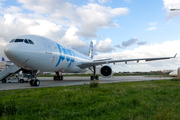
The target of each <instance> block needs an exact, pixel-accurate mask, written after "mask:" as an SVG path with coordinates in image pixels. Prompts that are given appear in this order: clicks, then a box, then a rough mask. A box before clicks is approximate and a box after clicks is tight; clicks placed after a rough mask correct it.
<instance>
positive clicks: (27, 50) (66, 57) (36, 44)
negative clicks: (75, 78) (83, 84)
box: [4, 35, 177, 86]
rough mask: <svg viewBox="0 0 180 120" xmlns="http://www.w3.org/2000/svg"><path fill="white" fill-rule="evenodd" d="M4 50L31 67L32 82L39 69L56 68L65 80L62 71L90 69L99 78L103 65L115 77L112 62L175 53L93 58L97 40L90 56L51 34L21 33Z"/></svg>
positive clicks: (105, 73)
mask: <svg viewBox="0 0 180 120" xmlns="http://www.w3.org/2000/svg"><path fill="white" fill-rule="evenodd" d="M4 53H5V54H6V56H7V57H8V58H9V60H11V61H12V62H13V63H14V64H16V65H17V66H19V67H21V68H22V69H25V70H26V71H27V70H28V71H29V73H30V74H31V76H32V78H31V81H30V85H31V86H39V85H40V81H39V80H38V79H37V72H39V71H41V72H55V73H56V76H54V78H53V79H54V80H63V76H62V75H59V72H61V73H83V72H86V71H87V70H88V69H90V70H91V71H92V72H93V74H94V75H92V76H91V77H90V80H99V76H97V75H96V66H98V65H102V67H101V68H100V74H101V76H102V77H111V76H112V75H113V71H112V67H111V65H110V63H114V64H115V63H116V62H125V64H127V62H128V61H137V63H138V62H139V61H140V60H145V61H153V60H163V59H170V58H175V57H176V55H177V54H176V55H175V56H174V57H159V58H138V59H123V60H112V59H100V60H93V42H92V41H91V42H90V47H89V54H88V56H86V55H84V54H82V53H80V52H77V51H75V50H73V49H71V48H68V47H66V46H64V45H62V44H59V43H57V42H55V41H53V40H51V39H49V38H46V37H43V36H38V35H21V36H18V37H16V38H14V39H12V40H11V41H10V42H9V43H8V44H7V45H6V46H5V49H4Z"/></svg>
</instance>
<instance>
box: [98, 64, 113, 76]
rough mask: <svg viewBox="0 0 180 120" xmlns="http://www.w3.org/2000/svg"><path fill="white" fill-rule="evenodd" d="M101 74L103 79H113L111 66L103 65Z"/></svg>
mask: <svg viewBox="0 0 180 120" xmlns="http://www.w3.org/2000/svg"><path fill="white" fill-rule="evenodd" d="M100 74H101V76H102V77H111V76H112V75H113V71H112V68H111V66H110V65H108V64H106V65H103V66H102V67H101V69H100Z"/></svg>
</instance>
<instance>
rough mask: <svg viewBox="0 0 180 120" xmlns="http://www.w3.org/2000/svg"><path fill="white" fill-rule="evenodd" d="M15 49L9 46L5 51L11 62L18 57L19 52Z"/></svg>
mask: <svg viewBox="0 0 180 120" xmlns="http://www.w3.org/2000/svg"><path fill="white" fill-rule="evenodd" d="M15 47H16V46H13V45H12V44H7V45H6V46H5V49H4V53H5V54H6V56H7V57H8V58H9V59H10V60H11V61H13V59H15V58H16V57H17V55H18V51H17V49H16V48H15Z"/></svg>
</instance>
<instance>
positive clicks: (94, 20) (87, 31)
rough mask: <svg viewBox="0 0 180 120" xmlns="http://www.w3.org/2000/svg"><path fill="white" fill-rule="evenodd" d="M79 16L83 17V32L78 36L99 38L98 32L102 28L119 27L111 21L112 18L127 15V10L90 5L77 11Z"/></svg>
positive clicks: (79, 32) (78, 33)
mask: <svg viewBox="0 0 180 120" xmlns="http://www.w3.org/2000/svg"><path fill="white" fill-rule="evenodd" d="M77 12H78V16H81V19H80V21H81V22H82V23H83V24H80V28H81V30H80V31H78V32H77V33H76V34H77V35H78V36H82V37H97V36H96V32H97V31H98V29H100V28H110V27H119V26H118V25H117V24H116V23H113V22H112V21H111V18H112V17H116V16H121V15H125V14H127V13H128V9H127V8H114V9H112V8H110V7H105V6H100V5H98V4H88V5H85V6H82V7H80V8H78V9H77Z"/></svg>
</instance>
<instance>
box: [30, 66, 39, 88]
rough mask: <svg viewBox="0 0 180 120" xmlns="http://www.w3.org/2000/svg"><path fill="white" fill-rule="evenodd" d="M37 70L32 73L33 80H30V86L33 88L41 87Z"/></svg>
mask: <svg viewBox="0 0 180 120" xmlns="http://www.w3.org/2000/svg"><path fill="white" fill-rule="evenodd" d="M36 73H37V70H34V71H31V80H30V85H31V86H39V85H40V81H39V80H38V79H37V75H36Z"/></svg>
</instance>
